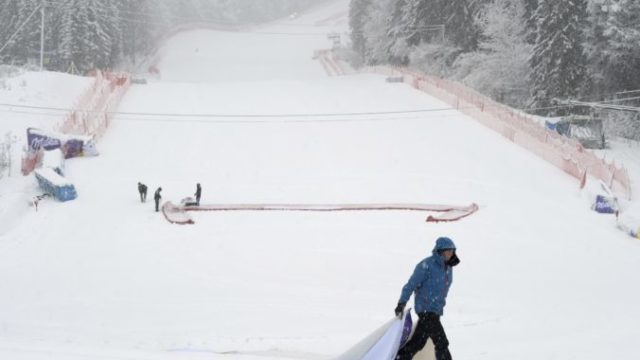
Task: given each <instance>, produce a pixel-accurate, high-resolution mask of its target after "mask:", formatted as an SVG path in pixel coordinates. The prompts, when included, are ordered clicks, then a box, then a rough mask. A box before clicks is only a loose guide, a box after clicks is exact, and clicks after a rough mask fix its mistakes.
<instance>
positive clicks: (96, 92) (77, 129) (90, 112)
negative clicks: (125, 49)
mask: <svg viewBox="0 0 640 360" xmlns="http://www.w3.org/2000/svg"><path fill="white" fill-rule="evenodd" d="M130 83H131V78H130V76H129V75H128V74H125V73H111V72H102V71H100V70H96V71H95V73H94V81H93V83H92V84H91V86H90V87H89V88H88V89H87V90H85V92H84V93H82V95H80V97H79V98H78V100H77V101H76V102H75V104H74V105H73V106H72V110H71V111H70V112H69V114H67V115H66V116H65V118H64V120H63V121H62V123H61V124H59V125H57V126H55V130H56V131H59V132H61V133H63V134H69V135H85V136H91V137H93V138H94V139H99V138H100V137H102V135H104V133H105V132H106V130H107V128H108V127H109V123H110V122H111V119H112V117H113V112H114V111H115V109H116V108H117V106H118V103H119V102H120V99H121V98H122V96H123V95H124V93H125V92H126V91H127V89H128V88H129V85H130ZM41 161H42V152H41V151H38V152H32V151H27V152H25V154H24V155H23V157H22V166H21V170H22V174H23V175H25V176H26V175H29V174H30V173H31V172H32V171H33V170H34V169H35V168H36V167H38V166H39V164H40V162H41Z"/></svg>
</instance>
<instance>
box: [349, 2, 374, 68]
mask: <svg viewBox="0 0 640 360" xmlns="http://www.w3.org/2000/svg"><path fill="white" fill-rule="evenodd" d="M370 4H371V2H370V0H351V1H350V2H349V28H350V30H351V46H352V47H353V50H354V51H355V52H357V53H358V54H359V55H360V56H362V57H363V58H364V56H365V52H366V49H367V39H366V37H365V33H364V25H365V19H366V18H367V10H368V8H369V6H370Z"/></svg>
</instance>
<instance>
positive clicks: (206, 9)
mask: <svg viewBox="0 0 640 360" xmlns="http://www.w3.org/2000/svg"><path fill="white" fill-rule="evenodd" d="M314 3H317V1H313V0H269V1H266V0H264V1H255V0H163V1H157V0H155V1H153V0H108V1H104V0H0V48H1V47H3V46H5V45H6V46H5V48H4V50H3V51H2V52H0V62H1V63H3V64H16V65H23V64H29V63H34V64H39V61H40V37H41V22H42V16H41V15H42V13H41V8H42V7H44V15H45V16H44V29H45V31H44V44H45V47H44V61H45V68H47V69H49V70H57V71H77V72H78V73H85V72H86V71H88V70H90V69H93V68H100V69H106V68H114V67H116V66H118V65H119V64H122V63H127V62H128V63H135V62H136V59H139V58H140V56H143V55H146V54H148V52H149V51H151V50H152V49H153V47H154V46H155V45H156V42H157V39H158V38H159V37H160V36H161V35H162V34H163V33H165V32H166V31H167V30H168V29H170V28H171V27H173V26H176V25H180V24H185V23H194V22H213V23H222V24H242V23H256V22H263V21H269V20H272V19H276V18H279V17H282V16H286V15H289V14H291V13H294V12H296V11H300V10H301V9H303V8H305V7H308V6H310V5H312V4H314Z"/></svg>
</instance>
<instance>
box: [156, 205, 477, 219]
mask: <svg viewBox="0 0 640 360" xmlns="http://www.w3.org/2000/svg"><path fill="white" fill-rule="evenodd" d="M478 209H479V207H478V205H477V204H475V203H472V204H470V205H467V206H453V205H437V204H201V205H199V206H198V205H188V204H181V205H174V204H172V203H171V202H167V203H165V204H164V205H163V206H162V212H163V214H164V216H165V218H166V219H167V221H169V222H170V223H172V224H194V223H195V222H194V221H193V220H192V219H191V217H189V216H188V215H187V214H186V212H187V211H322V212H328V211H391V210H397V211H429V212H437V213H439V214H438V215H429V216H428V217H427V219H426V221H427V222H450V221H458V220H460V219H462V218H465V217H467V216H469V215H472V214H474V213H475V212H477V211H478Z"/></svg>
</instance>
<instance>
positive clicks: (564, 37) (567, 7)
mask: <svg viewBox="0 0 640 360" xmlns="http://www.w3.org/2000/svg"><path fill="white" fill-rule="evenodd" d="M535 16H536V18H537V20H538V23H537V30H536V41H535V44H534V50H533V54H532V56H531V58H530V60H529V64H530V66H531V70H532V71H531V84H532V87H533V105H534V107H536V108H538V109H539V110H540V111H539V112H541V113H549V114H554V113H555V114H562V113H563V112H564V109H561V108H560V109H542V108H548V107H550V106H551V105H553V104H554V99H567V98H573V97H576V96H577V95H578V94H579V91H580V88H581V86H583V84H584V81H585V79H586V75H587V74H586V68H585V64H586V60H585V55H584V51H583V34H582V28H581V26H582V24H583V23H584V21H585V18H586V3H585V1H584V0H540V3H539V5H538V9H537V11H536V15H535Z"/></svg>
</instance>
